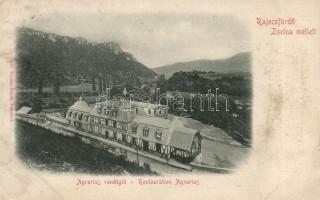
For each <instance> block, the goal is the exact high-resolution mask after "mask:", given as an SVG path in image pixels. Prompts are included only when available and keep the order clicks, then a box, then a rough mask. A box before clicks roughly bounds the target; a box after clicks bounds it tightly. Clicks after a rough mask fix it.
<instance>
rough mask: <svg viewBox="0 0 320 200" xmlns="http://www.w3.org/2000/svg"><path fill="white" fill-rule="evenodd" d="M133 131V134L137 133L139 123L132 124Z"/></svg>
mask: <svg viewBox="0 0 320 200" xmlns="http://www.w3.org/2000/svg"><path fill="white" fill-rule="evenodd" d="M131 128H132V133H133V134H137V129H138V125H137V124H134V125H132V127H131Z"/></svg>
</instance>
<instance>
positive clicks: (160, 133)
mask: <svg viewBox="0 0 320 200" xmlns="http://www.w3.org/2000/svg"><path fill="white" fill-rule="evenodd" d="M161 136H162V130H157V131H156V138H157V139H159V140H161Z"/></svg>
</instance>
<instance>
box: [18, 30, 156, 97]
mask: <svg viewBox="0 0 320 200" xmlns="http://www.w3.org/2000/svg"><path fill="white" fill-rule="evenodd" d="M16 48H17V49H16V50H17V75H18V85H19V87H21V88H23V89H28V88H37V89H38V92H39V93H42V90H43V88H44V87H48V86H53V87H54V93H55V94H58V93H59V90H60V86H62V85H77V84H80V83H83V82H91V83H92V90H93V91H105V88H106V87H110V86H112V85H119V84H130V85H131V86H140V85H141V84H142V83H143V82H144V81H145V80H150V79H153V78H154V77H155V76H156V73H155V72H153V71H152V70H150V69H149V68H147V67H146V66H145V65H143V64H141V63H140V62H138V61H137V60H136V59H135V58H134V57H133V55H131V54H130V53H128V52H124V51H123V50H122V49H121V47H120V45H119V44H117V43H115V42H103V43H92V42H88V41H87V40H85V39H83V38H72V37H67V36H61V35H57V34H53V33H45V32H42V31H37V30H33V29H30V28H26V27H22V28H19V29H17V46H16Z"/></svg>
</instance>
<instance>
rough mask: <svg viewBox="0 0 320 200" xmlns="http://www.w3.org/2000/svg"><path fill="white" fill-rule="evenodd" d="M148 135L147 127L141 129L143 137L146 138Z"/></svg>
mask: <svg viewBox="0 0 320 200" xmlns="http://www.w3.org/2000/svg"><path fill="white" fill-rule="evenodd" d="M148 134H149V128H148V127H144V128H143V137H148Z"/></svg>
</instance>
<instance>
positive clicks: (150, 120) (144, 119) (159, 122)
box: [132, 115, 171, 128]
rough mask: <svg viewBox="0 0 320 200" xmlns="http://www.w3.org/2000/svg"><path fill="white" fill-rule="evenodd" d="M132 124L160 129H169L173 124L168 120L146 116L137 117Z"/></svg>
mask: <svg viewBox="0 0 320 200" xmlns="http://www.w3.org/2000/svg"><path fill="white" fill-rule="evenodd" d="M132 122H135V123H139V124H144V125H149V126H155V127H159V128H169V127H170V124H171V121H170V120H168V119H163V118H158V117H157V118H156V117H150V116H146V115H137V116H136V117H135V118H133V120H132Z"/></svg>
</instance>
